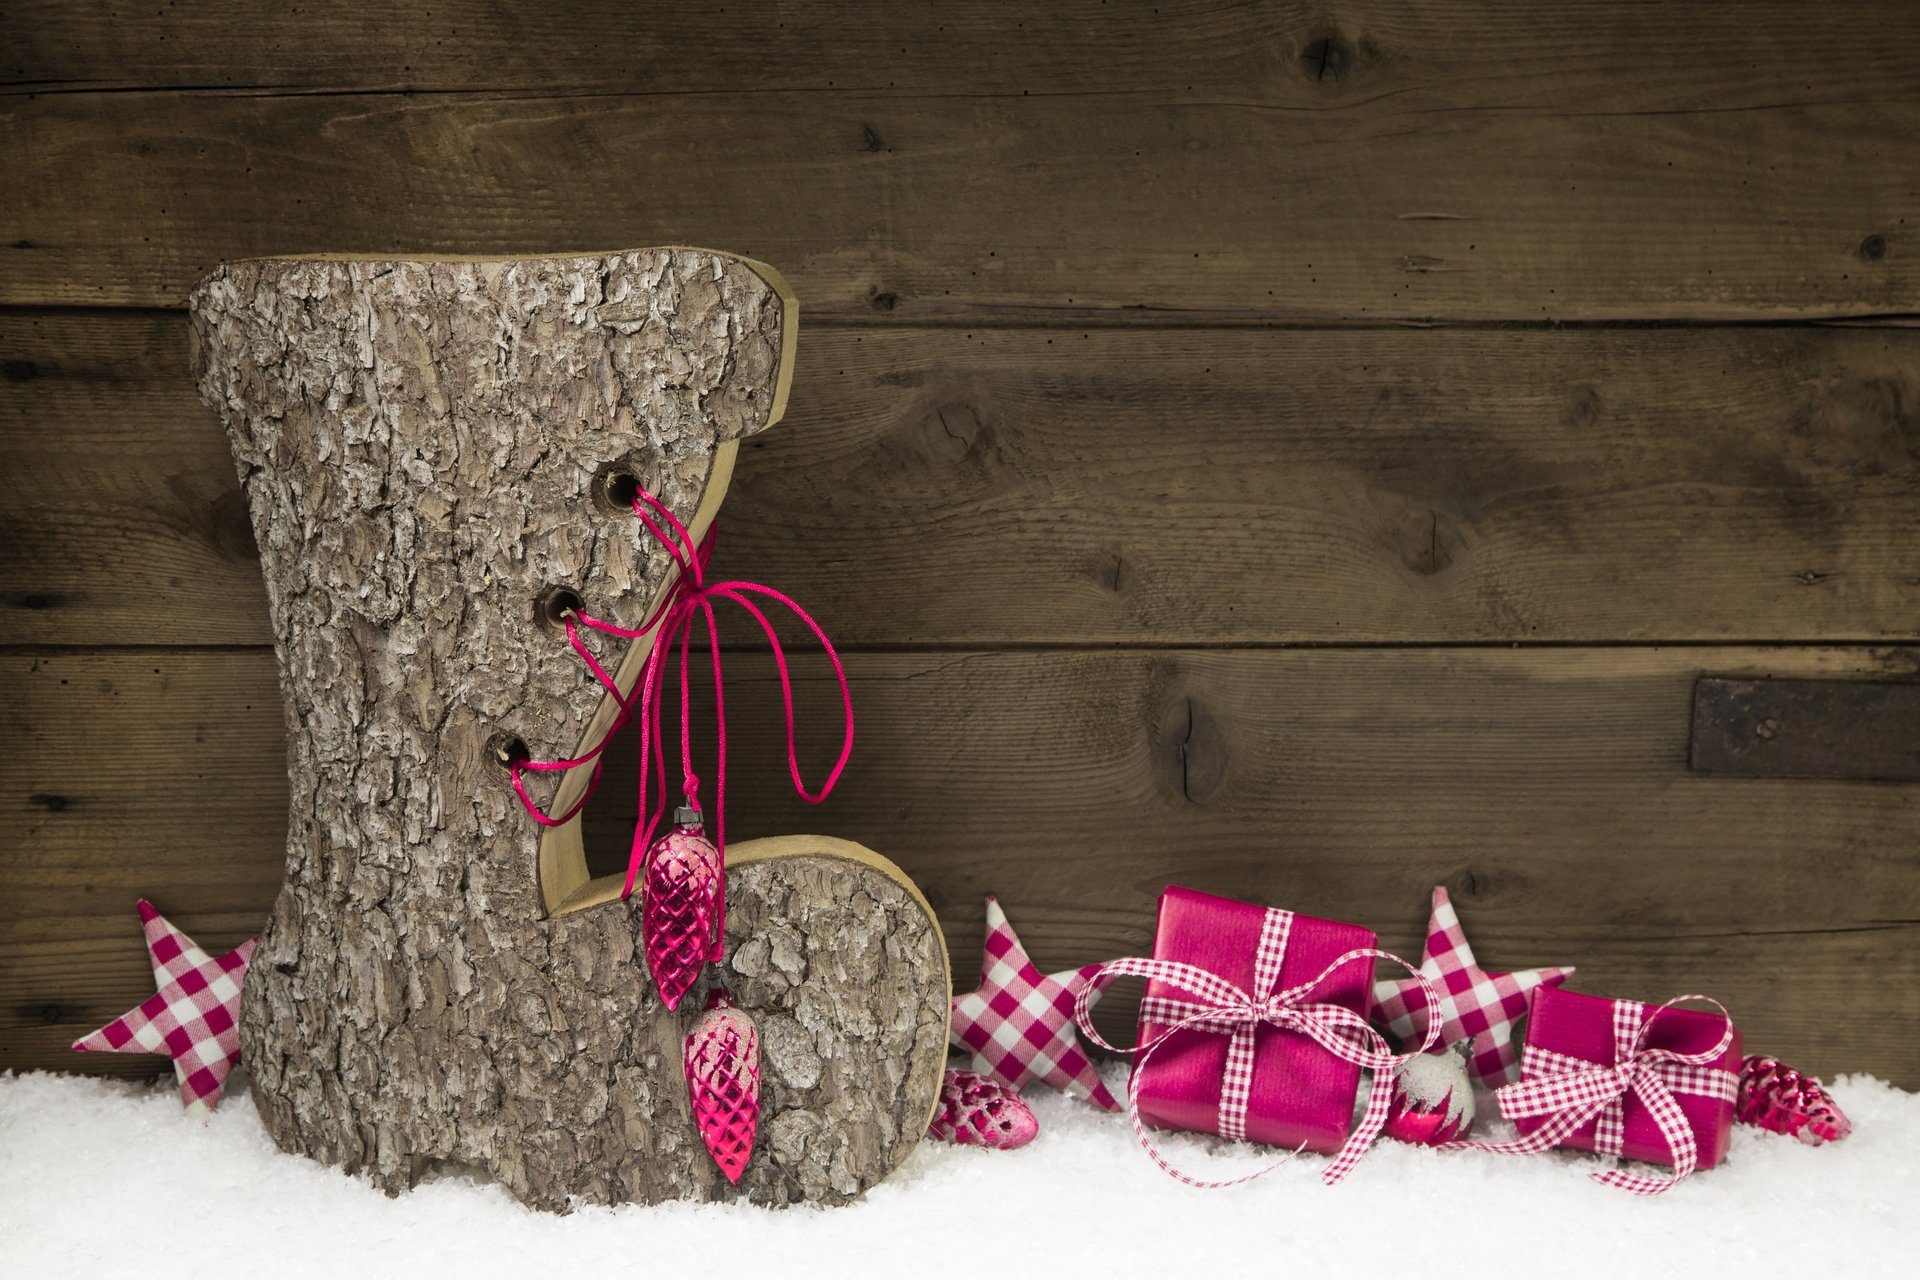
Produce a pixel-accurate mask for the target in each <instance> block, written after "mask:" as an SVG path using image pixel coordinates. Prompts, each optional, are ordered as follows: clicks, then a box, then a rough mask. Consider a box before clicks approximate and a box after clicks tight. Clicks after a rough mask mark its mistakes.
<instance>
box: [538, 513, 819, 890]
mask: <svg viewBox="0 0 1920 1280" xmlns="http://www.w3.org/2000/svg"><path fill="white" fill-rule="evenodd" d="M633 513H634V515H636V516H638V517H639V519H640V523H641V524H642V525H644V526H645V527H646V529H647V532H648V533H650V534H652V535H653V537H654V540H655V541H657V542H658V543H659V544H660V545H661V547H663V548H664V549H665V550H666V553H667V555H668V556H670V557H671V558H672V560H673V562H674V566H675V568H676V570H677V573H676V576H675V578H674V582H673V585H672V587H671V588H670V589H669V590H668V592H667V594H666V597H665V598H664V599H663V600H662V601H661V602H660V604H659V606H658V607H657V608H656V609H655V610H654V611H653V614H652V616H650V617H648V618H647V619H646V621H644V622H643V623H642V624H641V625H640V626H638V627H635V628H631V629H629V628H626V627H620V626H616V625H614V624H613V623H611V622H607V621H605V620H604V619H601V618H595V617H590V616H589V615H588V614H586V613H585V612H573V611H569V612H568V614H567V615H566V616H565V617H563V619H562V620H563V621H564V622H565V624H566V629H567V643H569V644H571V645H572V646H573V649H574V652H576V653H578V654H579V655H580V658H581V661H583V662H585V663H586V664H587V669H588V670H589V671H591V672H592V673H593V677H594V679H596V680H598V681H599V682H600V685H601V687H602V688H604V689H605V690H606V691H607V693H608V694H609V695H610V696H611V697H612V698H613V700H614V701H615V702H616V703H617V704H619V707H620V710H619V713H618V714H617V715H616V716H615V717H614V720H613V723H612V724H611V725H609V726H608V727H607V731H606V733H605V734H603V735H602V736H601V738H600V741H599V742H597V743H595V744H594V745H593V747H592V748H590V749H589V750H587V751H585V752H583V753H582V754H580V755H578V756H574V757H572V758H570V759H563V760H516V761H513V762H512V763H511V770H512V774H513V789H514V792H515V793H516V794H517V795H519V797H520V803H521V804H522V805H524V806H526V810H527V812H528V813H529V814H531V815H532V816H533V818H534V820H535V821H537V822H539V823H540V824H541V825H542V826H548V827H557V826H560V825H562V824H563V823H566V822H569V821H571V820H572V819H573V817H574V816H575V815H576V814H578V813H579V812H580V810H581V809H583V808H584V807H586V803H587V801H588V800H589V799H591V798H592V796H593V793H594V789H595V788H597V787H598V786H599V785H600V775H601V771H602V770H603V768H604V767H605V764H606V761H605V759H604V752H605V751H606V749H607V744H608V743H610V742H612V741H613V737H614V735H615V734H617V733H618V732H619V731H620V730H621V729H622V728H624V727H625V726H626V724H627V722H628V721H630V720H631V719H633V718H634V716H635V715H636V714H638V716H639V717H640V721H641V738H640V820H639V822H638V823H636V824H635V826H634V831H633V849H632V852H631V854H630V855H629V857H628V859H627V878H626V883H625V884H624V885H623V886H622V888H621V890H620V896H621V897H623V898H624V897H627V896H629V895H631V894H632V893H633V885H634V881H635V879H637V878H638V876H639V874H640V870H641V868H642V866H643V865H644V864H645V862H646V857H647V850H648V849H649V848H650V847H651V846H652V843H653V834H654V832H655V830H657V829H658V827H659V825H660V821H661V819H662V818H664V817H665V816H666V813H667V775H666V748H665V742H664V739H663V735H662V733H661V727H660V703H661V697H662V694H663V692H664V690H665V688H666V680H667V657H668V655H669V654H670V653H671V652H673V651H674V650H678V656H679V660H680V662H679V666H680V764H681V785H682V792H683V794H684V795H685V797H686V803H687V806H688V807H689V808H691V809H693V810H695V811H696V812H698V811H699V810H700V800H699V794H698V793H699V788H700V779H699V777H698V776H697V775H696V774H695V773H694V772H693V711H692V706H691V702H690V699H689V697H688V693H689V688H688V677H687V658H688V650H689V648H690V646H691V642H692V638H693V629H694V624H695V622H696V621H698V620H700V619H702V618H704V619H705V621H706V624H707V650H708V653H709V654H710V655H711V656H712V663H713V701H714V720H715V732H716V739H717V741H716V751H715V756H716V761H715V770H714V821H713V829H714V848H715V849H717V850H718V851H719V852H720V854H721V856H722V857H723V858H724V857H725V855H726V849H727V826H726V823H727V818H726V810H727V712H726V693H725V685H724V681H723V679H722V675H721V660H720V638H719V629H718V625H717V623H716V622H715V618H714V612H713V602H714V601H716V600H729V601H732V602H733V603H734V604H736V605H738V606H740V607H741V608H742V609H744V610H746V612H747V614H748V615H749V616H750V617H752V618H753V620H754V621H755V622H757V623H758V624H759V625H760V630H761V631H762V632H763V633H764V634H765V635H766V637H767V643H768V644H769V645H770V646H771V647H772V649H773V661H774V665H775V667H776V668H777V669H778V671H779V675H780V701H781V705H782V707H783V709H784V710H785V713H786V722H787V773H788V776H789V777H791V778H792V780H793V789H794V790H795V791H796V792H798V793H799V795H800V798H801V799H803V800H805V801H807V803H809V804H819V803H820V802H821V801H822V800H825V799H826V798H827V796H828V795H830V794H831V793H832V791H833V788H834V786H835V785H836V784H837V783H838V782H839V781H840V775H841V774H842V773H843V772H845V770H846V767H847V761H848V759H849V758H851V756H852V755H853V694H852V692H851V691H850V690H849V689H848V687H847V673H846V669H845V668H844V667H843V666H841V664H840V655H839V653H838V652H836V651H835V650H834V647H833V642H832V641H831V640H828V639H827V634H826V632H824V631H822V630H821V629H820V624H819V623H818V622H815V621H814V619H813V615H812V614H810V613H808V612H807V611H806V610H805V609H803V608H801V607H800V605H799V604H798V603H797V602H795V601H794V600H793V598H792V597H790V596H788V595H786V594H785V593H783V592H780V591H776V590H774V589H773V588H772V587H768V586H764V585H762V584H760V583H757V582H738V581H723V582H709V581H707V563H708V561H709V560H711V559H712V557H713V533H712V531H709V532H708V534H707V537H706V539H705V540H704V541H703V542H702V543H701V544H700V545H699V546H697V547H696V546H695V545H694V541H693V535H692V534H691V533H689V532H688V530H687V527H686V526H685V525H684V524H682V523H681V522H680V520H679V519H678V518H677V517H676V516H675V515H674V514H673V512H671V511H669V510H668V509H667V506H666V504H665V503H663V502H661V501H660V499H658V498H657V497H655V496H654V495H653V494H651V493H649V492H647V491H646V490H645V489H640V490H639V491H638V493H637V494H636V495H635V497H634V500H633ZM754 596H758V597H761V598H763V599H765V600H771V601H773V602H775V603H777V604H780V605H782V606H784V607H785V608H786V609H787V610H788V611H789V612H791V613H792V614H793V616H794V617H796V618H798V619H799V620H800V621H801V622H802V623H804V624H805V625H806V627H807V630H809V631H811V632H812V633H813V636H814V639H816V640H818V641H819V642H820V648H821V649H822V650H823V651H824V652H825V653H826V655H827V659H828V661H830V662H831V663H832V664H833V675H834V679H835V680H837V681H838V682H839V685H840V707H841V711H842V714H843V716H844V718H845V725H846V729H845V732H844V734H843V735H842V737H841V742H840V755H839V758H838V759H837V760H835V761H834V765H833V769H832V771H831V772H829V773H828V774H827V779H826V781H825V782H824V783H822V784H821V786H820V788H819V790H817V791H812V790H809V789H808V788H807V784H806V782H805V780H804V779H802V778H801V776H800V757H799V753H798V750H797V748H796V747H795V745H794V717H793V680H792V676H791V674H790V672H789V671H788V668H787V654H786V649H785V648H784V647H783V646H782V645H781V643H780V636H779V634H778V633H777V632H776V631H775V630H774V627H773V623H772V622H771V621H770V620H769V619H768V618H767V615H766V614H765V613H763V612H762V611H761V609H760V608H759V606H758V605H756V604H755V603H754V602H753V600H752V599H751V597H754ZM576 622H577V623H579V624H580V625H582V626H585V627H588V628H591V629H592V630H595V631H601V632H604V633H606V634H607V635H610V636H619V637H621V638H624V639H628V640H638V639H640V638H641V637H643V636H645V635H647V634H648V633H650V632H655V631H656V630H657V632H658V634H657V635H656V636H655V638H654V644H653V649H652V651H651V652H649V653H648V654H647V662H646V666H645V667H644V668H643V669H642V671H641V675H640V680H639V682H638V684H637V685H636V686H635V689H634V691H633V693H632V694H631V695H623V694H622V693H621V692H620V687H619V685H617V684H616V683H615V682H614V680H613V677H611V676H609V675H608V674H607V671H606V668H605V667H603V666H601V664H600V661H599V660H598V659H597V658H595V657H594V656H593V652H592V650H590V649H588V648H587V645H586V642H585V641H584V640H582V639H581V636H580V630H579V627H577V626H576V625H575V623H576ZM586 764H591V765H592V766H593V774H592V776H591V777H590V778H589V779H588V780H587V787H586V790H585V791H584V792H583V793H582V794H581V796H580V799H579V800H577V801H575V802H574V804H573V806H572V807H571V808H569V809H568V810H567V811H566V812H565V813H563V814H560V815H558V816H555V815H553V814H549V813H547V812H546V811H545V810H543V809H541V807H540V806H539V805H538V804H536V803H534V800H533V797H532V796H530V795H528V794H527V787H526V783H525V780H524V779H523V778H522V776H521V775H522V774H523V773H525V772H526V771H528V770H532V771H534V772H536V773H553V772H564V771H566V770H569V769H577V768H579V767H580V766H582V765H586ZM649 776H651V778H652V780H653V784H654V785H653V796H652V798H651V799H649V797H648V794H647V792H648V787H647V782H648V778H649Z"/></svg>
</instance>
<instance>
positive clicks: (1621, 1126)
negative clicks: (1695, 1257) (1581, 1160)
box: [1449, 996, 1739, 1196]
mask: <svg viewBox="0 0 1920 1280" xmlns="http://www.w3.org/2000/svg"><path fill="white" fill-rule="evenodd" d="M1687 1000H1698V1001H1700V1002H1701V1003H1703V1004H1710V1005H1712V1006H1713V1007H1714V1008H1716V1009H1718V1010H1720V1013H1721V1014H1722V1016H1726V1013H1727V1011H1726V1008H1725V1006H1723V1005H1722V1004H1721V1003H1720V1002H1719V1001H1718V1000H1713V999H1709V998H1708V997H1706V996H1675V997H1674V998H1673V999H1671V1000H1669V1001H1667V1002H1666V1003H1665V1004H1663V1005H1661V1006H1660V1007H1659V1008H1657V1009H1655V1010H1654V1011H1653V1012H1652V1013H1650V1014H1647V1015H1646V1016H1645V1017H1644V1018H1643V1017H1642V1013H1641V1011H1642V1009H1643V1008H1645V1006H1643V1005H1641V1004H1639V1003H1638V1002H1636V1001H1632V1000H1616V1001H1614V1002H1613V1049H1614V1059H1615V1061H1614V1064H1613V1065H1612V1066H1603V1065H1601V1064H1599V1063H1594V1062H1587V1061H1584V1060H1582V1059H1580V1058H1575V1057H1570V1056H1569V1055H1567V1054H1564V1053H1559V1052H1556V1051H1555V1050H1552V1049H1544V1048H1541V1047H1540V1046H1538V1045H1533V1044H1529V1045H1528V1046H1527V1050H1526V1070H1527V1076H1526V1078H1525V1079H1523V1080H1521V1081H1520V1082H1519V1083H1518V1084H1510V1085H1507V1086H1505V1087H1504V1088H1501V1089H1496V1090H1495V1091H1494V1095H1493V1096H1494V1098H1495V1100H1496V1101H1497V1102H1498V1103H1499V1104H1500V1114H1501V1115H1503V1116H1505V1117H1506V1118H1507V1119H1509V1120H1520V1119H1524V1118H1530V1117H1534V1116H1547V1117H1549V1119H1548V1120H1547V1122H1546V1123H1545V1124H1544V1125H1542V1126H1540V1128H1538V1129H1535V1130H1534V1131H1533V1132H1532V1133H1530V1134H1528V1135H1526V1136H1525V1137H1523V1138H1518V1139H1516V1140H1514V1141H1512V1142H1498V1143H1492V1142H1487V1143H1482V1142H1461V1143H1452V1144H1449V1145H1450V1146H1453V1147H1477V1148H1479V1149H1481V1150H1484V1151H1497V1152H1500V1153H1502V1154H1505V1155H1531V1154H1533V1153H1535V1152H1539V1151H1546V1150H1548V1149H1550V1148H1552V1147H1557V1146H1559V1145H1560V1144H1561V1143H1562V1142H1563V1141H1565V1140H1566V1138H1567V1137H1568V1135H1570V1134H1572V1133H1574V1132H1575V1131H1576V1130H1578V1129H1579V1128H1581V1127H1582V1126H1583V1125H1585V1124H1587V1123H1588V1122H1589V1121H1593V1120H1596V1119H1597V1121H1598V1123H1597V1124H1596V1125H1595V1126H1594V1135H1593V1149H1594V1150H1595V1151H1598V1152H1599V1153H1601V1154H1602V1155H1610V1156H1617V1155H1619V1154H1620V1152H1621V1147H1622V1144H1623V1142H1624V1140H1625V1136H1626V1124H1625V1119H1624V1116H1625V1103H1626V1099H1627V1095H1628V1094H1630V1093H1631V1094H1633V1095H1634V1096H1636V1097H1638V1098H1639V1099H1640V1101H1641V1102H1642V1103H1643V1104H1645V1106H1646V1108H1647V1112H1648V1114H1650V1115H1651V1116H1652V1117H1653V1120H1654V1123H1655V1124H1657V1125H1659V1126H1660V1135H1661V1136H1662V1137H1663V1138H1665V1139H1666V1140H1667V1149H1668V1150H1669V1151H1670V1152H1672V1154H1673V1172H1672V1174H1670V1175H1668V1176H1666V1177H1649V1176H1647V1175H1646V1174H1642V1173H1630V1172H1628V1171H1626V1170H1624V1169H1608V1170H1605V1171H1604V1172H1599V1173H1592V1174H1589V1175H1588V1176H1589V1177H1591V1178H1592V1179H1593V1180H1594V1181H1596V1182H1602V1183H1605V1184H1606V1185H1607V1186H1610V1187H1619V1188H1621V1189H1622V1190H1625V1191H1631V1192H1632V1193H1633V1194H1635V1195H1640V1196H1657V1195H1659V1194H1661V1193H1662V1192H1664V1191H1667V1190H1669V1189H1671V1188H1672V1187H1673V1186H1674V1185H1675V1184H1677V1183H1679V1182H1680V1181H1682V1180H1683V1179H1685V1178H1686V1177H1687V1176H1688V1175H1690V1174H1692V1173H1693V1171H1694V1169H1695V1168H1696V1167H1697V1166H1698V1165H1699V1161H1700V1147H1699V1144H1698V1143H1697V1142H1696V1141H1695V1140H1694V1136H1693V1126H1692V1125H1690V1124H1688V1123H1687V1117H1686V1115H1685V1114H1684V1113H1683V1112H1682V1111H1681V1110H1680V1104H1679V1103H1678V1102H1676V1101H1675V1100H1674V1096H1673V1095H1674V1094H1676V1093H1691V1094H1699V1095H1701V1096H1703V1097H1708V1098H1719V1099H1723V1100H1725V1101H1727V1102H1732V1101H1733V1096H1734V1092H1735V1089H1736V1088H1737V1086H1738V1083H1739V1082H1738V1080H1737V1079H1736V1078H1735V1076H1734V1073H1733V1072H1731V1071H1728V1070H1726V1069H1724V1068H1721V1067H1712V1066H1708V1065H1707V1064H1708V1063H1711V1062H1713V1061H1715V1060H1716V1059H1718V1058H1719V1057H1720V1055H1721V1054H1723V1053H1725V1052H1726V1051H1727V1046H1728V1045H1729V1044H1731V1043H1732V1042H1733V1019H1732V1018H1731V1017H1728V1018H1727V1024H1726V1030H1725V1032H1723V1033H1722V1034H1721V1036H1720V1042H1719V1043H1718V1044H1716V1045H1714V1046H1713V1048H1711V1049H1708V1050H1706V1051H1705V1052H1703V1053H1680V1052H1677V1051H1675V1050H1673V1049H1649V1048H1647V1046H1646V1040H1647V1031H1648V1030H1649V1029H1650V1028H1651V1027H1652V1026H1653V1023H1654V1019H1656V1018H1658V1017H1659V1016H1660V1014H1661V1013H1663V1012H1664V1011H1666V1010H1668V1009H1671V1008H1672V1007H1673V1006H1674V1005H1677V1004H1680V1003H1682V1002H1684V1001H1687Z"/></svg>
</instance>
